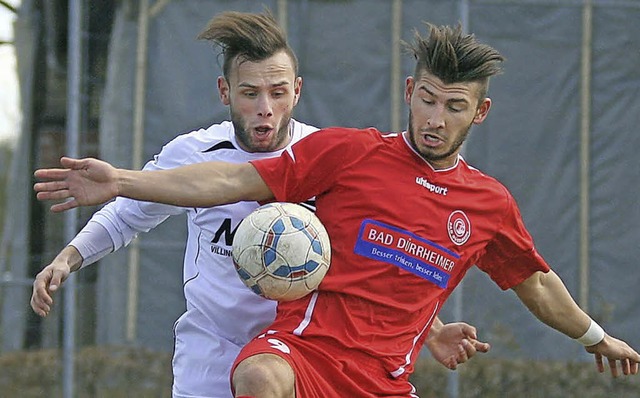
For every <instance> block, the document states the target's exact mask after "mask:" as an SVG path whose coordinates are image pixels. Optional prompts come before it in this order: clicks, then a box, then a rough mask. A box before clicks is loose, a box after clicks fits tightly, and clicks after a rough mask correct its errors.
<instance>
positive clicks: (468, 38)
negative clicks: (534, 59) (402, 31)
mask: <svg viewBox="0 0 640 398" xmlns="http://www.w3.org/2000/svg"><path fill="white" fill-rule="evenodd" d="M426 25H427V27H428V28H429V36H428V37H427V38H424V37H422V36H421V35H420V33H419V32H418V31H417V30H415V31H414V41H413V43H412V44H409V43H403V44H404V46H405V49H406V50H407V51H408V52H409V53H410V54H413V56H414V57H415V58H416V61H417V63H416V69H415V72H414V75H415V77H416V78H418V77H420V75H421V73H424V72H428V73H431V74H433V75H434V76H436V77H438V78H439V79H440V80H442V81H443V82H444V83H446V84H451V83H463V82H479V83H480V92H479V93H478V94H479V100H482V99H484V98H485V97H486V96H487V91H488V90H489V77H491V76H494V75H496V74H499V73H501V72H502V66H501V65H502V62H503V61H504V59H505V58H504V57H503V56H502V55H501V54H500V53H499V52H498V51H497V50H496V49H494V48H492V47H491V46H488V45H486V44H482V43H480V42H478V41H477V40H476V38H475V36H474V35H473V34H464V33H462V26H461V25H460V24H458V25H457V26H456V27H451V26H435V25H433V24H430V23H426Z"/></svg>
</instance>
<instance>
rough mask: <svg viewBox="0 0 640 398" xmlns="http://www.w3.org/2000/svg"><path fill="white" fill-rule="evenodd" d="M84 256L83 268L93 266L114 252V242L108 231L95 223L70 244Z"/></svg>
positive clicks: (85, 228)
mask: <svg viewBox="0 0 640 398" xmlns="http://www.w3.org/2000/svg"><path fill="white" fill-rule="evenodd" d="M69 246H73V247H75V248H76V249H77V250H78V252H79V253H80V256H82V264H80V268H83V267H85V266H87V265H89V264H93V263H95V262H96V261H98V260H100V259H101V258H102V257H104V256H106V255H107V254H109V253H111V252H112V251H113V241H112V240H111V237H110V236H109V233H108V232H107V230H106V229H105V228H104V227H103V226H102V225H100V224H98V223H97V222H95V221H89V222H88V223H87V225H85V226H84V228H82V230H81V231H80V232H78V234H77V235H76V236H75V237H74V238H73V239H72V240H71V242H69Z"/></svg>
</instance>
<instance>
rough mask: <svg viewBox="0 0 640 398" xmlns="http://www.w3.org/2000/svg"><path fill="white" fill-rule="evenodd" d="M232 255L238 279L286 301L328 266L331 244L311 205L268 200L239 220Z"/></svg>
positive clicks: (303, 291) (303, 290) (314, 282)
mask: <svg viewBox="0 0 640 398" xmlns="http://www.w3.org/2000/svg"><path fill="white" fill-rule="evenodd" d="M232 257H233V263H234V265H235V267H236V271H238V275H239V276H240V279H241V280H242V282H244V284H245V285H247V287H249V288H250V289H251V290H253V291H254V292H255V293H256V294H259V295H260V296H262V297H264V298H267V299H271V300H278V301H290V300H295V299H298V298H300V297H304V296H306V295H307V294H309V293H310V292H311V291H313V290H315V289H316V288H317V287H318V285H319V284H320V282H321V281H322V278H323V277H324V275H325V274H326V273H327V271H328V270H329V264H330V262H331V246H330V243H329V235H328V234H327V231H326V229H325V228H324V225H322V223H321V222H320V220H318V218H317V217H316V215H315V214H313V213H312V212H311V211H309V210H307V209H305V208H304V207H302V206H300V205H296V204H293V203H270V204H266V205H264V206H261V207H259V208H257V209H256V210H254V211H253V212H252V213H251V214H249V215H248V216H247V217H246V218H245V219H244V220H242V222H241V223H240V225H239V226H238V229H237V230H236V233H235V236H234V238H233V246H232Z"/></svg>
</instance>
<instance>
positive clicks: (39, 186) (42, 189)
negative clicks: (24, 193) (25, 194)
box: [33, 180, 69, 194]
mask: <svg viewBox="0 0 640 398" xmlns="http://www.w3.org/2000/svg"><path fill="white" fill-rule="evenodd" d="M68 187H69V186H68V184H67V182H66V181H62V180H59V181H45V182H36V183H35V184H33V190H34V191H36V192H38V193H39V194H40V193H46V192H57V191H62V190H66V189H67V188H68Z"/></svg>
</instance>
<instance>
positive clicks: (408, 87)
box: [404, 76, 415, 105]
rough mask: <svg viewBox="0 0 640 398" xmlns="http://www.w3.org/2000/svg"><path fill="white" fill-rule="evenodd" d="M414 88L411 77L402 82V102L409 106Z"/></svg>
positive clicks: (413, 81)
mask: <svg viewBox="0 0 640 398" xmlns="http://www.w3.org/2000/svg"><path fill="white" fill-rule="evenodd" d="M414 87H415V80H414V79H413V76H407V78H406V80H405V82H404V102H405V103H407V104H408V105H411V96H412V95H413V89H414Z"/></svg>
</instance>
